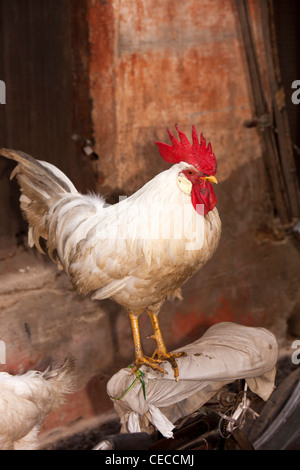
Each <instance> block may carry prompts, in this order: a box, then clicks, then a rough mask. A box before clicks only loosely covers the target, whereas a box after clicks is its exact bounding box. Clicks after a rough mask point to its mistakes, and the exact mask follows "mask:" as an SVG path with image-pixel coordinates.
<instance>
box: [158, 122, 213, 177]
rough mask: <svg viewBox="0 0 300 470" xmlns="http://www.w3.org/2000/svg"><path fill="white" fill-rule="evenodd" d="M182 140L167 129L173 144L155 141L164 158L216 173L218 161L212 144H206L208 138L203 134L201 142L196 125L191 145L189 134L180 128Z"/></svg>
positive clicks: (209, 173) (208, 172)
mask: <svg viewBox="0 0 300 470" xmlns="http://www.w3.org/2000/svg"><path fill="white" fill-rule="evenodd" d="M175 127H176V130H177V132H178V134H179V138H180V142H179V141H178V140H177V139H176V137H174V135H172V134H171V132H170V130H169V129H167V131H168V134H169V137H170V140H171V142H172V145H168V144H165V143H164V142H155V143H156V145H157V146H158V149H159V152H160V154H161V156H162V158H163V159H164V160H166V162H169V163H179V162H186V163H189V164H190V165H193V166H194V167H195V168H196V169H197V170H199V171H200V170H201V171H203V172H204V173H206V174H208V175H214V174H215V173H216V171H217V161H216V157H215V154H214V153H213V151H212V148H211V144H210V143H209V144H208V145H207V146H206V140H205V138H204V137H203V134H201V135H200V143H199V140H198V136H197V131H196V128H195V126H192V139H193V144H192V145H191V144H190V142H189V140H188V138H187V136H186V135H185V134H184V133H183V132H182V131H180V130H179V129H178V126H177V124H176V125H175Z"/></svg>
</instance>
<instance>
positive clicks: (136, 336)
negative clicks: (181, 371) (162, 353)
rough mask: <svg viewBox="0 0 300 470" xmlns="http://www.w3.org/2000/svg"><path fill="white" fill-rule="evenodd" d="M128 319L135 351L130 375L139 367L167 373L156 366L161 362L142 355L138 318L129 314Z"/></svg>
mask: <svg viewBox="0 0 300 470" xmlns="http://www.w3.org/2000/svg"><path fill="white" fill-rule="evenodd" d="M129 318H130V322H131V328H132V334H133V341H134V349H135V361H134V366H133V368H132V370H131V374H133V373H134V372H135V371H136V370H138V369H139V368H140V367H141V366H148V367H151V368H152V369H154V370H158V371H160V372H164V373H165V374H167V372H166V371H165V370H164V369H163V368H162V367H160V366H159V365H158V364H160V363H161V362H162V360H160V359H153V358H152V357H148V356H145V355H144V353H143V350H142V344H141V338H140V331H139V323H138V317H137V316H135V315H132V314H129Z"/></svg>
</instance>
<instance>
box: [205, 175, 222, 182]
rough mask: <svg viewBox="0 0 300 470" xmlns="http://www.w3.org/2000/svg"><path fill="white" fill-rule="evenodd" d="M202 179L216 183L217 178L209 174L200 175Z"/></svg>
mask: <svg viewBox="0 0 300 470" xmlns="http://www.w3.org/2000/svg"><path fill="white" fill-rule="evenodd" d="M201 178H202V179H203V180H208V181H210V182H211V183H215V184H218V180H217V178H216V177H215V176H213V175H211V176H202V177H201Z"/></svg>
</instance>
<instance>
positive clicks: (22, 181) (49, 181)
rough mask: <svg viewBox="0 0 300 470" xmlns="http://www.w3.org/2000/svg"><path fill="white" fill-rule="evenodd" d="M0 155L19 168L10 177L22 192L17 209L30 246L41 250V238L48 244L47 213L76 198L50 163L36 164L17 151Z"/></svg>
mask: <svg viewBox="0 0 300 470" xmlns="http://www.w3.org/2000/svg"><path fill="white" fill-rule="evenodd" d="M0 155H2V156H3V157H5V158H8V159H10V160H14V161H16V162H17V163H18V165H17V166H16V167H15V168H14V170H13V171H12V173H11V179H12V178H13V177H14V176H16V177H17V179H18V183H19V185H20V188H21V193H22V194H21V196H20V206H21V210H22V212H23V214H24V216H25V218H26V220H27V221H28V223H29V232H28V241H29V245H30V246H31V247H32V246H34V245H35V246H36V247H37V249H38V250H39V251H40V252H41V253H44V250H43V249H42V248H41V246H40V241H39V240H40V238H41V237H42V238H44V239H45V240H47V238H48V237H47V232H48V221H47V213H48V210H49V208H50V206H51V205H53V203H55V201H57V200H58V199H59V198H60V197H62V196H63V195H64V194H70V193H71V194H78V192H77V190H76V188H75V186H74V185H73V183H72V182H71V181H70V180H69V178H67V176H66V175H65V174H64V173H63V172H62V171H60V170H59V169H58V168H56V167H55V166H54V165H52V164H51V163H47V162H42V161H39V160H35V159H34V158H33V157H31V156H30V155H27V154H26V153H24V152H21V151H19V150H10V149H4V148H2V149H0Z"/></svg>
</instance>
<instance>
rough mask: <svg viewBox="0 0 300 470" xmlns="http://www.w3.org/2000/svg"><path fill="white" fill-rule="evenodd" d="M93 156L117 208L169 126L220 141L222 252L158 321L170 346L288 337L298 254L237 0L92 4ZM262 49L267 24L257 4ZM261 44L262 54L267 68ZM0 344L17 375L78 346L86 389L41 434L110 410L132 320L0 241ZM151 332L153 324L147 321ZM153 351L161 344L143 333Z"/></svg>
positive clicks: (154, 164)
mask: <svg viewBox="0 0 300 470" xmlns="http://www.w3.org/2000/svg"><path fill="white" fill-rule="evenodd" d="M87 5H88V9H87V12H86V14H87V21H88V25H89V39H90V58H89V83H90V95H91V100H92V124H93V132H94V139H95V147H94V151H95V153H96V154H97V155H98V160H97V162H95V164H94V171H95V173H96V176H97V181H98V189H99V190H100V191H101V192H102V193H103V194H105V195H107V196H108V201H109V202H115V201H117V200H118V197H119V196H120V195H130V194H132V193H133V192H134V191H136V190H137V189H138V188H139V187H140V186H141V185H143V184H144V183H146V182H147V181H148V180H149V179H150V178H152V177H153V176H154V175H155V174H157V173H158V172H159V171H161V170H163V169H165V168H167V167H168V164H166V163H165V162H164V161H163V160H162V159H161V157H160V156H159V153H158V150H157V147H156V146H155V144H154V141H155V140H163V141H166V142H167V141H168V139H167V132H166V128H167V127H170V128H171V129H172V130H174V124H175V123H178V125H179V126H180V128H181V129H182V130H183V131H185V132H186V133H187V135H189V136H190V132H191V126H192V124H195V125H196V127H197V129H198V131H201V132H203V133H204V135H205V136H206V138H207V139H208V140H210V141H211V142H212V146H213V150H214V152H215V154H216V156H217V159H218V173H217V176H218V180H219V185H218V187H217V188H216V192H217V196H218V208H219V211H220V215H221V219H222V222H223V234H222V239H221V243H220V246H219V249H218V251H217V253H216V254H215V256H214V258H213V259H212V260H211V261H210V262H209V263H208V264H207V265H206V266H205V267H204V269H203V270H202V271H201V272H199V273H198V274H197V275H195V276H194V277H193V278H192V280H190V281H189V282H188V283H187V284H186V286H185V287H184V289H183V295H184V301H183V302H181V303H180V302H177V301H176V302H172V303H171V302H169V303H166V304H165V305H164V307H163V309H162V312H161V315H160V321H161V327H162V330H163V332H164V336H165V340H166V344H167V345H168V347H169V348H170V349H171V348H175V347H178V346H181V345H183V344H185V343H188V342H191V341H193V340H195V339H196V338H197V337H199V336H200V335H201V334H202V333H203V332H204V331H205V329H206V328H207V327H208V326H210V325H211V324H213V323H214V322H218V321H227V320H228V321H235V322H239V323H243V324H247V325H253V326H262V325H263V326H266V327H268V328H271V329H272V330H273V331H274V332H275V333H276V334H277V335H278V338H283V337H285V335H286V333H287V322H288V318H289V317H290V316H291V315H294V316H295V312H297V308H299V303H300V298H299V292H298V285H299V261H300V259H299V251H298V250H297V246H296V245H295V244H294V243H293V241H292V239H291V238H290V237H289V236H287V235H286V233H285V232H284V231H283V230H282V228H281V227H280V225H278V224H277V222H276V220H275V219H274V214H273V204H272V195H271V194H270V192H269V186H268V181H267V174H266V169H265V166H264V163H263V159H262V150H261V145H260V140H259V137H258V134H257V131H256V129H254V128H250V129H249V128H246V127H245V126H244V122H245V121H246V120H247V119H249V118H251V117H252V114H253V107H252V96H251V87H250V83H249V80H248V76H247V66H246V62H245V56H244V48H243V45H242V42H241V37H240V31H239V25H238V19H237V15H236V11H235V4H234V2H233V1H231V0H225V1H222V2H221V1H220V0H214V1H211V0H201V1H200V2H199V0H187V1H185V2H180V1H174V0H164V1H157V0H148V1H146V2H145V1H141V0H138V1H136V0H127V1H126V2H119V1H117V0H109V1H107V2H101V1H96V0H89V1H88V4H87ZM251 6H252V12H253V18H254V21H255V32H256V39H257V44H258V45H259V47H261V30H260V26H259V23H258V17H259V15H258V14H257V8H256V2H255V1H253V2H252V3H251ZM262 58H263V51H261V53H260V59H261V63H262V64H263V60H262ZM0 270H1V272H0V286H1V291H0V316H1V325H2V326H1V339H2V340H4V341H6V343H7V364H6V366H1V368H0V370H11V371H12V372H22V371H25V370H27V369H28V368H29V367H31V368H33V367H43V366H44V365H47V364H48V362H49V361H50V360H51V359H54V358H57V359H61V358H62V357H63V356H64V355H65V354H67V353H72V354H73V355H74V356H75V357H76V358H77V364H78V372H79V376H80V386H81V390H80V391H79V392H77V393H76V394H74V396H72V399H71V400H69V401H68V403H67V405H66V406H65V407H64V408H63V410H62V411H61V410H60V411H59V412H58V413H54V414H52V416H51V417H50V418H49V419H48V421H47V423H46V424H45V427H44V429H50V428H52V427H55V426H58V425H60V424H66V423H67V424H70V423H72V422H73V421H75V420H77V419H79V418H86V417H89V416H93V415H94V414H96V413H101V412H104V411H106V410H107V409H109V408H110V407H111V403H110V401H109V399H108V397H107V395H106V390H105V386H106V382H107V380H108V378H109V377H110V376H111V375H112V374H113V373H114V372H116V371H117V370H118V369H119V368H120V367H123V366H125V365H127V364H128V363H129V362H130V361H131V360H132V358H133V344H132V339H131V330H130V325H129V320H128V318H127V316H126V315H124V314H123V313H122V312H121V309H120V308H119V307H118V306H117V305H114V304H112V303H110V302H109V301H106V302H94V303H93V302H91V301H90V300H89V299H80V298H79V297H78V296H77V295H76V294H75V293H74V292H73V290H72V288H71V284H70V283H69V280H68V279H67V277H66V276H65V274H63V273H59V272H58V271H57V269H56V267H55V266H53V265H52V264H51V263H50V262H49V261H47V260H46V259H44V258H43V257H42V256H40V255H37V254H36V252H32V251H24V249H23V248H21V247H20V246H16V245H15V244H14V243H13V242H12V241H10V245H9V246H8V243H7V240H6V242H5V245H4V248H3V251H2V252H1V265H0ZM140 325H141V331H142V336H143V337H144V338H145V337H146V336H147V335H148V334H149V333H150V325H149V321H148V318H146V316H145V318H143V317H142V318H141V321H140ZM144 346H145V350H146V352H151V351H152V348H153V344H152V343H151V341H147V340H145V341H144Z"/></svg>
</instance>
